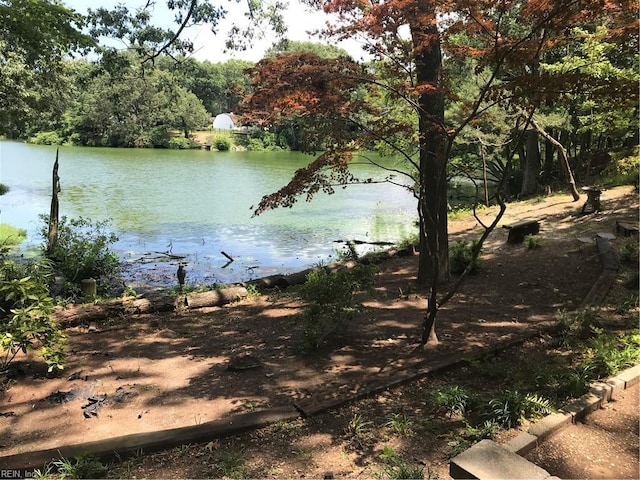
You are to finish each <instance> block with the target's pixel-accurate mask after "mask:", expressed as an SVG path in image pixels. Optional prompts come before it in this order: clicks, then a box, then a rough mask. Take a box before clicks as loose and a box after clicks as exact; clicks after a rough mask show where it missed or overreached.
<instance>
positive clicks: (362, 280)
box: [300, 265, 374, 351]
mask: <svg viewBox="0 0 640 480" xmlns="http://www.w3.org/2000/svg"><path fill="white" fill-rule="evenodd" d="M373 274H374V270H373V267H372V266H370V265H369V266H367V265H358V266H357V267H355V268H353V269H348V268H342V269H339V270H337V271H336V272H333V273H331V272H328V271H326V270H324V269H316V270H314V271H312V272H311V273H309V275H308V276H307V281H306V282H305V284H304V285H303V286H302V288H301V289H300V295H301V297H302V298H303V299H304V300H305V301H307V302H309V305H308V306H307V307H305V310H304V314H303V321H302V336H301V342H302V349H303V350H304V351H313V350H317V349H318V348H320V347H321V346H322V345H323V344H325V342H327V341H328V340H331V339H332V340H337V339H339V338H340V337H341V336H342V335H343V334H344V333H345V330H346V328H347V326H348V322H349V319H351V318H353V316H354V315H355V314H356V313H357V312H358V311H359V305H358V303H357V302H356V300H355V297H354V295H355V293H356V292H358V291H362V290H366V289H368V288H371V287H372V286H373Z"/></svg>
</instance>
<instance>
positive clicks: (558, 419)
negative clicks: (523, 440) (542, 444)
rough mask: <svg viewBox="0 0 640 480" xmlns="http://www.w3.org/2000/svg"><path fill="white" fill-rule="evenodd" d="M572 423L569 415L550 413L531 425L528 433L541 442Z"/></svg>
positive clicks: (571, 417) (565, 413)
mask: <svg viewBox="0 0 640 480" xmlns="http://www.w3.org/2000/svg"><path fill="white" fill-rule="evenodd" d="M572 421H573V415H571V413H568V412H558V413H552V414H551V415H547V416H546V417H544V418H543V419H541V420H538V421H537V422H535V423H534V424H532V425H531V426H530V427H529V431H528V433H529V434H530V435H533V436H535V437H537V438H538V441H542V440H544V439H545V438H547V437H549V436H551V435H552V434H554V433H556V432H557V431H558V430H560V429H562V428H564V427H566V426H567V425H571V422H572Z"/></svg>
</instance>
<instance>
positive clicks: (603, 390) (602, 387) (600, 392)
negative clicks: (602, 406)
mask: <svg viewBox="0 0 640 480" xmlns="http://www.w3.org/2000/svg"><path fill="white" fill-rule="evenodd" d="M612 391H613V387H612V386H611V385H609V384H608V383H603V382H594V383H593V385H592V386H591V388H590V389H589V393H591V394H593V395H596V396H598V397H600V398H601V399H602V403H606V402H609V401H611V395H612Z"/></svg>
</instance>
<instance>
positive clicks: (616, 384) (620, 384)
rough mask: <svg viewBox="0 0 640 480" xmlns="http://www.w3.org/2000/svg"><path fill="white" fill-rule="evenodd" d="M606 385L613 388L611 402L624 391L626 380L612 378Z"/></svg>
mask: <svg viewBox="0 0 640 480" xmlns="http://www.w3.org/2000/svg"><path fill="white" fill-rule="evenodd" d="M606 383H607V385H609V386H610V387H611V398H610V399H609V401H611V400H612V399H614V398H616V397H617V396H618V395H619V394H620V392H621V391H623V390H624V380H620V379H619V378H618V377H611V378H610V379H608V380H607V381H606Z"/></svg>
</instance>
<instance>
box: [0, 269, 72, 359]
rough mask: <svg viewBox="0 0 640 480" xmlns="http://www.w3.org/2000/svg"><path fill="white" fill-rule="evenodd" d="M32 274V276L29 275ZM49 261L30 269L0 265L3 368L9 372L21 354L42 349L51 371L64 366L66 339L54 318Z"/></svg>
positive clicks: (0, 343) (0, 329)
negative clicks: (12, 363)
mask: <svg viewBox="0 0 640 480" xmlns="http://www.w3.org/2000/svg"><path fill="white" fill-rule="evenodd" d="M29 273H31V275H29ZM50 273H51V270H50V266H49V265H48V263H47V262H41V263H39V264H34V265H33V266H31V267H30V268H28V267H25V266H22V265H18V264H16V263H14V262H10V261H3V262H2V265H1V266H0V351H1V352H2V354H3V357H2V358H1V359H0V369H3V370H4V369H6V368H7V367H8V366H9V364H10V363H11V362H12V361H13V360H14V359H15V358H16V356H17V355H18V353H20V352H22V353H25V354H26V353H27V352H28V351H30V350H35V349H37V348H40V356H41V357H42V358H43V359H44V360H45V362H46V363H47V365H49V371H52V370H53V369H55V368H58V369H61V368H62V367H63V364H64V360H65V355H64V346H65V339H66V336H65V334H64V333H63V332H62V330H61V329H60V326H59V325H58V323H57V322H56V321H54V320H53V319H52V318H51V313H52V312H53V299H52V298H51V297H50V296H49V293H48V290H47V286H46V277H47V276H48V275H50Z"/></svg>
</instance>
